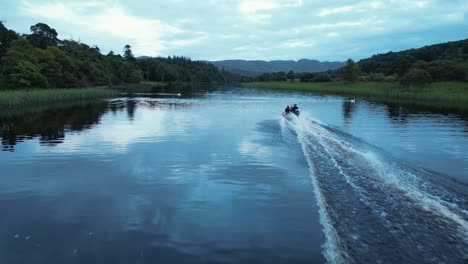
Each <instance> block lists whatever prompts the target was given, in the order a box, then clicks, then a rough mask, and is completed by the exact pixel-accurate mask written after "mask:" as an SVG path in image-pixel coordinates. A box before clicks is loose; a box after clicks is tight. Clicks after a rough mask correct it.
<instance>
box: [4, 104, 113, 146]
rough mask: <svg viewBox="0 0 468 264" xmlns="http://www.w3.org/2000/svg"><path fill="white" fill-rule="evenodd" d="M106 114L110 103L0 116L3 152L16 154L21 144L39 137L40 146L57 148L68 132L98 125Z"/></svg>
mask: <svg viewBox="0 0 468 264" xmlns="http://www.w3.org/2000/svg"><path fill="white" fill-rule="evenodd" d="M106 111H107V103H106V102H101V103H94V104H87V105H80V106H72V107H68V108H59V109H52V110H46V111H43V112H32V113H29V114H27V115H17V116H10V117H0V128H1V139H2V140H1V142H2V150H3V151H14V150H15V145H17V144H18V143H19V142H22V141H24V140H28V139H33V138H39V142H40V144H41V145H48V146H55V145H57V144H60V143H62V142H63V141H64V140H65V135H66V132H70V131H82V130H84V129H90V128H92V127H93V126H95V125H96V124H98V123H99V120H100V117H101V116H102V115H103V114H104V113H106Z"/></svg>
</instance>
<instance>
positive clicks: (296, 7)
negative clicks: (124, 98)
mask: <svg viewBox="0 0 468 264" xmlns="http://www.w3.org/2000/svg"><path fill="white" fill-rule="evenodd" d="M0 20H3V21H5V25H6V26H7V27H8V28H10V29H13V30H15V31H16V32H19V33H29V27H30V26H31V25H34V24H36V23H38V22H42V23H46V24H48V25H49V26H51V27H52V28H54V29H56V30H57V32H58V33H59V38H60V39H74V40H77V41H81V42H83V43H86V44H88V45H91V46H93V45H97V46H98V47H99V48H100V49H101V52H102V53H104V54H107V53H108V52H109V51H110V50H113V51H114V52H115V53H122V50H123V47H124V46H125V45H126V44H130V45H131V46H132V51H133V53H134V54H135V55H136V56H141V55H146V56H172V55H178V56H186V57H191V58H192V59H196V60H223V59H248V60H298V59H301V58H307V59H318V60H321V61H344V60H346V59H348V58H352V59H354V60H359V59H362V58H366V57H370V56H372V55H373V54H377V53H384V52H388V51H399V50H405V49H409V48H417V47H422V46H425V45H430V44H436V43H441V42H447V41H453V40H460V39H465V38H468V0H375V1H374V0H364V1H362V0H354V1H352V0H339V1H338V0H327V1H323V0H317V1H315V0H257V1H246V0H238V1H234V0H202V1H198V0H193V1H182V0H160V1H157V0H138V1H135V0H99V1H94V0H92V1H85V0H82V1H72V0H70V1H69V0H61V1H56V0H16V1H15V0H0Z"/></svg>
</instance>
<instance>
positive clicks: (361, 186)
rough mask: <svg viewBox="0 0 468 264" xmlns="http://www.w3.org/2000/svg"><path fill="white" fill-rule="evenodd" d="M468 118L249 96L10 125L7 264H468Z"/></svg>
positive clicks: (151, 100) (195, 98)
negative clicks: (294, 111) (289, 111)
mask: <svg viewBox="0 0 468 264" xmlns="http://www.w3.org/2000/svg"><path fill="white" fill-rule="evenodd" d="M290 103H298V104H299V106H300V108H301V110H302V111H303V112H302V114H301V116H300V118H291V119H283V118H282V117H281V115H280V113H281V111H282V110H283V109H284V107H285V106H286V104H290ZM467 120H468V119H467V118H466V117H464V116H459V115H456V114H440V113H432V112H428V111H423V110H421V109H409V108H406V107H401V106H394V105H382V104H374V103H370V102H365V101H358V102H355V103H351V102H349V100H348V99H347V98H343V97H336V96H314V95H310V94H302V93H276V92H265V91H256V90H248V89H236V88H229V89H228V88H222V89H214V90H206V91H197V90H190V91H186V90H184V91H182V96H181V97H177V96H176V97H170V96H165V97H162V98H161V97H157V96H147V95H139V96H132V97H126V96H123V97H121V98H116V99H113V100H110V101H108V102H102V103H99V104H92V105H82V106H74V107H70V108H65V109H54V110H48V111H45V112H40V113H34V114H27V115H17V116H9V117H3V118H1V121H0V127H2V149H3V150H4V151H1V152H0V169H1V176H0V182H1V183H0V211H1V212H2V215H3V216H2V218H1V220H0V263H156V262H162V263H323V262H326V261H327V260H328V262H351V263H353V262H354V263H366V262H380V263H395V262H405V263H463V262H464V261H466V257H467V250H466V248H468V247H467V244H466V243H467V237H468V235H467V230H468V226H467V221H468V213H467V210H468V205H467V184H468V152H467V151H466V149H467V147H468V129H467V128H468V121H467Z"/></svg>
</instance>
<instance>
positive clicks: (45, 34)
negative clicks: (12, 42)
mask: <svg viewBox="0 0 468 264" xmlns="http://www.w3.org/2000/svg"><path fill="white" fill-rule="evenodd" d="M30 30H31V33H32V34H31V35H29V36H27V38H28V40H29V41H30V42H31V43H32V44H33V45H34V47H36V48H40V49H45V48H47V47H48V46H57V45H58V44H59V43H60V41H59V39H58V38H57V36H58V34H57V31H55V29H53V28H51V27H49V26H48V25H47V24H44V23H37V24H36V25H33V26H31V27H30Z"/></svg>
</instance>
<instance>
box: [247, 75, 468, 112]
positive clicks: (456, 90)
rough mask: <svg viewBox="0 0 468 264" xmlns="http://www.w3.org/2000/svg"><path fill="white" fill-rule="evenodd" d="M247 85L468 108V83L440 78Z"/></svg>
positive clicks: (393, 101) (440, 107)
mask: <svg viewBox="0 0 468 264" xmlns="http://www.w3.org/2000/svg"><path fill="white" fill-rule="evenodd" d="M241 86H242V87H245V88H257V89H267V90H280V91H301V92H312V93H318V94H330V95H344V96H350V97H357V98H364V99H371V100H374V101H378V102H384V103H400V104H409V105H417V106H426V107H434V108H439V109H451V110H457V111H461V112H468V83H463V82H440V83H432V84H431V85H429V86H427V87H411V88H405V87H401V86H400V84H399V83H396V82H357V83H344V82H323V83H301V82H249V83H242V84H241Z"/></svg>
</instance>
